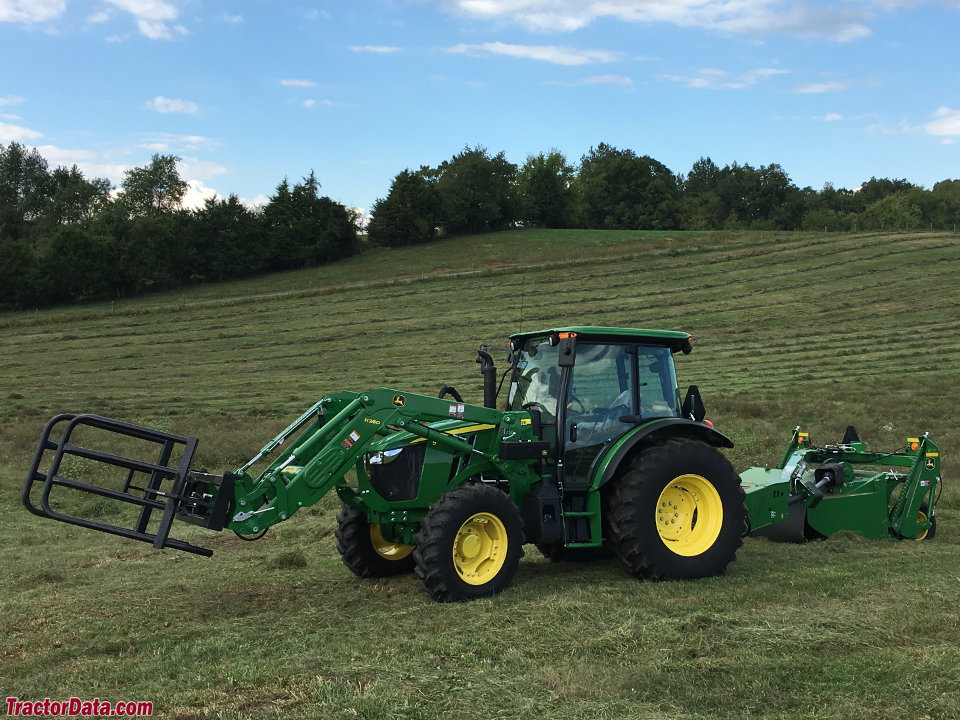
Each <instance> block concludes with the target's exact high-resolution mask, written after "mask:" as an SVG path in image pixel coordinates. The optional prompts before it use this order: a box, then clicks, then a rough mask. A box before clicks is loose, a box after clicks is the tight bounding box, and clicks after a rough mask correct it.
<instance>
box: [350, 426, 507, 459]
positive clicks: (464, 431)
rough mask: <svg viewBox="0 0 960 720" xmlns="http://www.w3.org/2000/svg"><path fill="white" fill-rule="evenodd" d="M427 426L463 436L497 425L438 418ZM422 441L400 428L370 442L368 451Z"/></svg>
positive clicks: (399, 446) (404, 445) (392, 448)
mask: <svg viewBox="0 0 960 720" xmlns="http://www.w3.org/2000/svg"><path fill="white" fill-rule="evenodd" d="M427 427H429V428H431V429H433V430H437V431H439V432H443V433H447V434H449V435H458V436H463V435H470V434H472V433H477V432H483V431H486V430H495V429H496V427H497V426H496V425H489V424H482V423H475V422H469V421H466V420H440V421H438V422H434V423H429V424H428V425H427ZM422 442H426V440H424V439H423V438H421V437H418V436H416V435H414V434H413V433H410V432H406V431H405V430H401V431H399V432H394V433H390V434H389V435H386V436H385V437H383V438H382V439H380V440H377V441H376V442H373V443H371V444H370V446H369V447H370V452H383V451H384V450H396V449H397V448H402V447H406V446H408V445H416V444H419V443H422Z"/></svg>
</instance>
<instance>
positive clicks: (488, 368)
mask: <svg viewBox="0 0 960 720" xmlns="http://www.w3.org/2000/svg"><path fill="white" fill-rule="evenodd" d="M477 362H478V363H480V374H481V375H483V406H484V407H488V408H496V407H497V366H496V365H495V364H494V363H493V358H492V357H491V356H490V353H488V352H487V351H486V350H477Z"/></svg>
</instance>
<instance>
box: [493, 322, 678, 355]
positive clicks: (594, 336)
mask: <svg viewBox="0 0 960 720" xmlns="http://www.w3.org/2000/svg"><path fill="white" fill-rule="evenodd" d="M563 332H570V333H576V334H577V338H578V339H582V340H586V341H594V342H637V343H641V344H643V345H661V346H663V347H668V348H670V349H671V350H673V351H674V352H676V351H677V350H680V349H681V348H682V347H683V346H685V345H688V344H690V333H685V332H678V331H676V330H649V329H643V328H622V327H603V326H597V325H571V326H569V327H559V328H551V329H549V330H534V331H531V332H521V333H514V334H513V335H511V336H510V339H511V340H525V339H527V338H531V337H538V336H543V335H552V334H554V333H563ZM687 352H689V350H688V351H687Z"/></svg>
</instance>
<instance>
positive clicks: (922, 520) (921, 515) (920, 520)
mask: <svg viewBox="0 0 960 720" xmlns="http://www.w3.org/2000/svg"><path fill="white" fill-rule="evenodd" d="M929 519H930V518H928V517H927V514H926V513H925V512H924V511H923V510H920V511H919V512H917V522H918V523H925V522H927V520H929ZM929 534H930V529H929V528H927V529H926V530H924V531H923V532H922V533H920V534H919V535H917V536H916V537H915V538H914V540H926V539H927V535H929Z"/></svg>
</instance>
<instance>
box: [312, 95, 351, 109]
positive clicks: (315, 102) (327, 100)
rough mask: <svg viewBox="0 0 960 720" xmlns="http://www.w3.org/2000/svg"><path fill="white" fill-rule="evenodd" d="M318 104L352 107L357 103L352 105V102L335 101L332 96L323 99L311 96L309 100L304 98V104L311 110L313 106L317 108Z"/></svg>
mask: <svg viewBox="0 0 960 720" xmlns="http://www.w3.org/2000/svg"><path fill="white" fill-rule="evenodd" d="M318 105H320V106H321V107H328V108H352V107H356V105H351V104H350V103H343V102H334V101H333V100H331V99H330V98H322V99H320V100H314V99H313V98H310V99H309V100H304V101H303V106H304V107H305V108H307V110H310V109H312V108H315V107H317V106H318Z"/></svg>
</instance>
